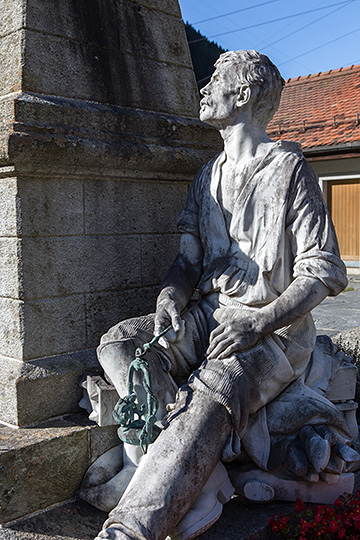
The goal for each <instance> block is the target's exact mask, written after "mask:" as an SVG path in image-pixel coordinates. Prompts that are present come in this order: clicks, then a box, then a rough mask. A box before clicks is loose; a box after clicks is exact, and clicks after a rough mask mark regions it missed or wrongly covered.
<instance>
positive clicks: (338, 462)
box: [325, 453, 345, 474]
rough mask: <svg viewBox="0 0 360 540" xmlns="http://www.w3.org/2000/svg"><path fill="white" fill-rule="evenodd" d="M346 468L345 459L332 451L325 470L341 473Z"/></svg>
mask: <svg viewBox="0 0 360 540" xmlns="http://www.w3.org/2000/svg"><path fill="white" fill-rule="evenodd" d="M344 469H345V461H344V460H342V459H341V458H339V457H338V456H336V455H334V454H333V453H331V456H330V459H329V461H328V464H327V465H326V469H325V472H327V473H330V474H341V473H342V472H344Z"/></svg>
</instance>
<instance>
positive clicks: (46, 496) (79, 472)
mask: <svg viewBox="0 0 360 540" xmlns="http://www.w3.org/2000/svg"><path fill="white" fill-rule="evenodd" d="M118 443H119V440H118V438H117V435H116V426H108V427H104V428H100V427H99V426H97V425H96V424H94V423H93V422H90V421H89V420H88V418H87V415H86V414H83V413H79V414H73V415H66V416H64V417H62V418H56V419H52V420H49V421H47V422H44V423H42V424H39V425H37V426H33V427H28V428H19V429H16V428H12V427H7V426H4V425H1V426H0V479H1V481H0V523H5V522H8V521H10V520H14V519H16V518H19V517H22V516H26V515H28V514H31V513H33V512H37V511H39V510H42V509H45V508H48V507H49V506H51V505H53V504H55V503H59V502H63V501H66V500H68V499H70V498H72V497H74V495H75V493H76V490H77V488H78V487H79V484H80V481H81V479H82V477H83V475H84V473H85V471H86V470H87V468H88V467H89V465H90V464H91V463H92V462H93V461H94V460H95V459H96V458H97V457H98V456H99V455H100V454H102V453H103V452H105V451H106V450H108V449H109V448H112V447H113V446H115V444H118Z"/></svg>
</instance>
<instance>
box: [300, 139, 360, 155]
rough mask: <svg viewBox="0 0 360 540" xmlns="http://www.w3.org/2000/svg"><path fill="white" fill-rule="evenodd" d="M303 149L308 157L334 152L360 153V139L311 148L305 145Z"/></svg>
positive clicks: (332, 153)
mask: <svg viewBox="0 0 360 540" xmlns="http://www.w3.org/2000/svg"><path fill="white" fill-rule="evenodd" d="M302 151H303V152H304V155H305V156H307V157H310V156H320V155H323V156H326V155H334V154H348V153H349V154H350V153H355V154H357V153H359V154H360V141H355V142H349V143H344V144H338V145H328V146H312V147H310V148H306V147H303V148H302Z"/></svg>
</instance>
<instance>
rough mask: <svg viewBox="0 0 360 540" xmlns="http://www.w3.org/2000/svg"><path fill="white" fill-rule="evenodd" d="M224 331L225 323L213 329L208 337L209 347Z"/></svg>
mask: <svg viewBox="0 0 360 540" xmlns="http://www.w3.org/2000/svg"><path fill="white" fill-rule="evenodd" d="M224 330H225V323H221V324H219V326H217V327H216V328H214V330H213V331H212V332H211V333H210V337H209V340H210V346H211V344H212V343H213V342H214V341H216V340H217V339H218V338H219V337H220V336H221V334H222V333H223V332H224Z"/></svg>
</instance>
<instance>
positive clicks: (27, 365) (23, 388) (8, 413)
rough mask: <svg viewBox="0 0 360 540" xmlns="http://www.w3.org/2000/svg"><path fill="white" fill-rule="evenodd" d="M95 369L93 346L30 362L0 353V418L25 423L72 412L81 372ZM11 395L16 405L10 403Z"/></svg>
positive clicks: (79, 391) (77, 399)
mask: <svg viewBox="0 0 360 540" xmlns="http://www.w3.org/2000/svg"><path fill="white" fill-rule="evenodd" d="M98 370H99V366H98V362H97V359H96V355H95V352H94V350H93V349H91V350H86V351H82V352H78V353H72V354H67V355H63V356H61V355H59V356H54V357H50V358H44V359H40V360H32V361H30V362H21V361H18V360H13V359H11V358H5V357H3V358H1V362H0V376H1V380H2V385H1V391H0V396H1V400H0V414H1V418H2V419H3V420H4V421H5V422H8V423H10V424H14V425H29V424H32V423H35V422H41V421H44V420H46V419H47V418H51V417H54V416H57V415H60V414H65V413H67V412H69V411H72V412H76V411H78V410H79V407H78V402H79V400H80V399H81V396H82V391H81V388H80V386H79V382H80V379H81V377H82V375H83V373H84V372H85V373H96V372H97V371H98ZM34 396H36V399H34ZM55 396H56V399H55V398H54V397H55ZM14 399H15V400H16V402H17V405H18V406H17V407H14V405H13V403H14ZM34 405H36V406H35V407H34Z"/></svg>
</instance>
